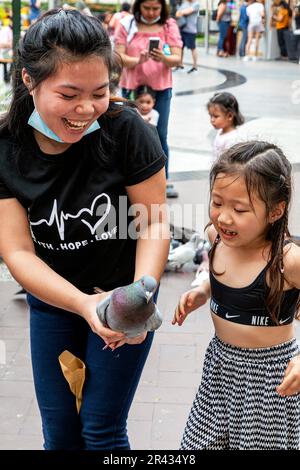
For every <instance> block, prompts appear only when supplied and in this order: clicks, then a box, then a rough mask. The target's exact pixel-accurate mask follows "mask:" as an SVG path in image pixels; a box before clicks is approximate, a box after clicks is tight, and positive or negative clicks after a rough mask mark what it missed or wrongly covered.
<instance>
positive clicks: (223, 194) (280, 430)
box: [173, 141, 300, 450]
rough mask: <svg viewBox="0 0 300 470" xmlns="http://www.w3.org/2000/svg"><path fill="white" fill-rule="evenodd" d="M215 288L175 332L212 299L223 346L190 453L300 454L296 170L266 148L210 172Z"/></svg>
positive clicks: (209, 373) (179, 312)
mask: <svg viewBox="0 0 300 470" xmlns="http://www.w3.org/2000/svg"><path fill="white" fill-rule="evenodd" d="M210 192H211V200H210V220H211V224H212V225H211V226H210V227H209V234H208V235H209V239H210V242H211V244H212V249H211V252H210V260H209V261H210V279H209V280H206V281H204V282H203V283H202V284H201V285H200V286H199V287H196V288H195V289H192V290H189V291H188V292H186V293H184V294H183V295H182V296H181V298H180V301H179V303H178V306H177V308H176V311H175V315H174V319H173V324H175V323H178V325H182V323H183V322H184V320H185V318H186V317H187V315H188V314H189V313H191V312H192V311H193V310H196V309H197V308H198V307H200V306H201V305H204V304H205V302H206V301H207V300H208V298H209V297H210V298H211V300H210V309H211V315H212V319H213V322H214V327H215V336H214V338H213V339H212V341H211V342H210V345H209V346H208V349H207V351H206V356H205V360H204V366H203V376H202V382H201V385H200V387H199V390H198V393H197V395H196V398H195V401H194V404H193V406H192V409H191V412H190V415H189V418H188V421H187V425H186V428H185V432H184V436H183V440H182V444H181V445H182V449H192V450H196V449H197V450H200V449H210V450H212V449H213V450H222V449H240V450H245V449H248V450H254V449H257V450H275V449H281V450H283V449H298V448H299V438H300V393H299V392H300V355H299V352H300V351H299V346H298V345H297V342H296V339H295V332H294V325H293V323H294V319H295V318H296V319H299V317H300V315H299V310H298V308H299V289H300V248H299V247H298V246H296V245H295V244H294V243H293V242H292V240H291V239H290V238H289V231H288V211H289V204H290V200H291V164H290V163H289V161H288V160H287V159H286V157H285V156H284V154H283V153H282V151H281V150H280V149H279V148H278V147H276V146H275V145H273V144H268V143H266V142H254V141H251V142H244V143H240V144H237V145H235V146H233V147H232V148H231V149H229V150H228V151H227V152H225V153H224V154H223V155H222V156H221V157H220V158H219V160H218V161H216V162H215V164H214V165H213V167H212V169H211V172H210Z"/></svg>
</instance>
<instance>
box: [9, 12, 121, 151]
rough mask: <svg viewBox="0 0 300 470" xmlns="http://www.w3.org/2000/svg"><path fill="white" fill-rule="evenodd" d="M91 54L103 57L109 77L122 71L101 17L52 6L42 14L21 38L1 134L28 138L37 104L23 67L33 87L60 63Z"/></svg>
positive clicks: (24, 140)
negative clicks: (9, 99) (9, 101)
mask: <svg viewBox="0 0 300 470" xmlns="http://www.w3.org/2000/svg"><path fill="white" fill-rule="evenodd" d="M92 55H94V56H98V57H101V58H102V60H103V62H104V64H105V65H106V66H107V68H108V72H109V77H110V80H112V82H113V81H114V80H116V70H117V71H118V73H119V72H120V67H119V66H118V60H117V58H116V57H115V56H114V54H113V52H112V47H111V43H110V40H109V37H108V34H107V32H106V30H105V29H104V28H103V26H102V25H101V23H100V21H99V20H97V19H96V18H95V17H91V16H86V15H83V14H81V13H79V12H78V11H76V10H63V9H55V10H50V11H48V12H47V13H45V14H44V15H43V16H42V17H40V18H39V19H38V20H37V21H36V22H35V23H34V24H33V25H32V26H30V28H29V29H28V31H27V32H26V34H25V36H24V38H23V39H22V40H21V41H20V44H19V47H18V50H17V59H16V64H15V67H14V73H13V87H12V101H11V104H10V108H9V110H8V112H7V113H6V114H4V115H3V116H2V118H1V119H0V135H1V134H2V135H3V134H8V135H12V136H13V138H14V140H15V141H16V143H17V144H19V145H22V144H23V143H24V142H26V138H28V126H27V122H28V119H29V117H30V115H31V113H32V111H33V109H34V104H33V100H32V97H31V95H30V94H29V91H28V89H27V87H26V86H25V84H24V83H23V80H22V69H23V68H25V69H26V71H27V73H28V75H29V76H30V78H31V80H32V85H33V88H34V87H36V86H38V85H39V84H40V83H41V82H42V81H44V80H46V79H47V78H48V77H50V76H51V75H53V74H54V73H55V72H56V70H57V68H58V66H59V65H60V64H61V63H64V62H72V61H77V60H81V59H84V58H86V57H88V56H92Z"/></svg>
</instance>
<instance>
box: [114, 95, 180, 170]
mask: <svg viewBox="0 0 300 470" xmlns="http://www.w3.org/2000/svg"><path fill="white" fill-rule="evenodd" d="M131 91H132V90H127V89H126V88H122V96H123V98H129V97H130V94H131ZM171 98H172V88H167V89H166V90H160V91H155V106H154V109H156V111H157V112H158V113H159V119H158V123H157V132H158V135H159V139H160V143H161V146H162V148H163V151H164V153H165V155H166V157H167V160H166V177H167V178H168V176H169V164H168V163H169V147H168V124H169V116H170V108H171Z"/></svg>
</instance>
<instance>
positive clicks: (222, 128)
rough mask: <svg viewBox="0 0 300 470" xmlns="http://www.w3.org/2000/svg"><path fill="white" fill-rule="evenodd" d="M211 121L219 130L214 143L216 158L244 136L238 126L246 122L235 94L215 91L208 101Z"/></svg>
mask: <svg viewBox="0 0 300 470" xmlns="http://www.w3.org/2000/svg"><path fill="white" fill-rule="evenodd" d="M207 110H208V113H209V115H210V122H211V123H212V125H213V127H214V128H215V129H217V130H218V132H217V135H216V137H215V140H214V144H213V155H214V159H216V158H218V157H219V156H220V155H221V154H222V153H223V152H224V150H226V149H228V148H230V147H231V146H232V145H234V144H236V143H238V142H240V141H241V140H242V137H241V135H240V132H239V130H238V129H237V126H240V125H241V124H243V123H244V117H243V116H242V114H241V113H240V110H239V105H238V102H237V99H236V98H235V96H233V95H232V94H231V93H227V92H224V93H215V94H214V96H213V97H212V98H211V99H210V100H209V102H208V103H207Z"/></svg>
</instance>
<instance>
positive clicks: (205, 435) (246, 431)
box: [181, 336, 300, 450]
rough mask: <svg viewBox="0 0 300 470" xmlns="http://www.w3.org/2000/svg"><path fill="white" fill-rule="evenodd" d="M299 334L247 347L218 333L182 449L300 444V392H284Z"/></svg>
mask: <svg viewBox="0 0 300 470" xmlns="http://www.w3.org/2000/svg"><path fill="white" fill-rule="evenodd" d="M299 352H300V351H299V347H298V345H297V343H296V340H295V339H293V340H290V341H288V342H286V343H282V344H278V345H276V346H272V347H270V348H259V349H246V348H239V347H236V346H231V345H229V344H225V343H223V342H222V341H221V340H220V339H219V338H217V337H216V336H215V337H214V338H213V339H212V341H211V342H210V344H209V347H208V349H207V351H206V355H205V360H204V365H203V375H202V381H201V384H200V387H199V389H198V393H197V395H196V398H195V400H194V403H193V406H192V409H191V411H190V415H189V418H188V421H187V424H186V428H185V431H184V435H183V438H182V442H181V448H182V449H190V450H200V449H214V450H222V449H243V450H244V449H249V450H250V449H258V450H264V449H266V450H275V449H299V441H300V394H299V393H298V394H297V395H294V396H290V397H281V396H280V395H278V393H277V392H276V387H277V386H278V385H279V384H280V383H281V382H282V379H283V377H284V373H285V370H286V367H287V365H288V363H289V360H290V359H291V358H292V357H294V356H296V355H297V354H299Z"/></svg>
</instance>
